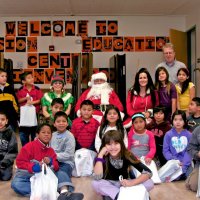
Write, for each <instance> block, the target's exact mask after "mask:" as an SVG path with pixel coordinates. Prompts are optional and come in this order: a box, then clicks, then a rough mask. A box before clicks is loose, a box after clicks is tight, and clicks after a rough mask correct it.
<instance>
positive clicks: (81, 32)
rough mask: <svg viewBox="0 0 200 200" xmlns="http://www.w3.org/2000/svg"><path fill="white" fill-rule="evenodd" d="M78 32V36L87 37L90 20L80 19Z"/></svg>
mask: <svg viewBox="0 0 200 200" xmlns="http://www.w3.org/2000/svg"><path fill="white" fill-rule="evenodd" d="M77 23H78V33H77V36H81V37H87V36H88V21H87V20H81V21H78V22H77Z"/></svg>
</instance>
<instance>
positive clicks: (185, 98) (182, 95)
mask: <svg viewBox="0 0 200 200" xmlns="http://www.w3.org/2000/svg"><path fill="white" fill-rule="evenodd" d="M177 77H178V83H177V84H176V90H177V94H178V96H177V108H178V110H183V111H185V112H186V111H187V112H188V108H189V104H190V102H191V100H192V99H193V98H194V97H195V86H194V84H193V83H192V82H190V79H189V71H188V69H187V68H180V69H179V70H178V72H177Z"/></svg>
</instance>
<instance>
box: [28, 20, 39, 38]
mask: <svg viewBox="0 0 200 200" xmlns="http://www.w3.org/2000/svg"><path fill="white" fill-rule="evenodd" d="M29 35H30V36H40V21H30V22H29Z"/></svg>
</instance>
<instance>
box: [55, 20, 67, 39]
mask: <svg viewBox="0 0 200 200" xmlns="http://www.w3.org/2000/svg"><path fill="white" fill-rule="evenodd" d="M63 30H64V25H63V21H62V20H59V21H53V36H54V37H56V36H63Z"/></svg>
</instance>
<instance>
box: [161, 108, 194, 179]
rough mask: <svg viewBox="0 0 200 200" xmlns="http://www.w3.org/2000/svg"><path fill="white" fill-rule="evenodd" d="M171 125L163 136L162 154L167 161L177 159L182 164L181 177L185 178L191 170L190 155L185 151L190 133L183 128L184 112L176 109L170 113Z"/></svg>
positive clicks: (184, 121)
mask: <svg viewBox="0 0 200 200" xmlns="http://www.w3.org/2000/svg"><path fill="white" fill-rule="evenodd" d="M172 124H173V127H172V129H171V130H169V131H168V132H167V133H166V134H165V136H164V143H163V155H164V157H165V159H166V160H167V161H169V160H179V161H180V165H181V166H182V172H183V173H182V175H181V177H179V178H181V179H185V178H187V177H188V175H189V174H190V172H191V157H190V155H189V154H188V152H187V146H188V144H189V141H190V139H191V136H192V134H191V133H190V132H189V131H188V130H186V129H185V127H186V126H187V122H186V114H185V112H184V111H181V110H177V111H176V112H174V114H173V115H172Z"/></svg>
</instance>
